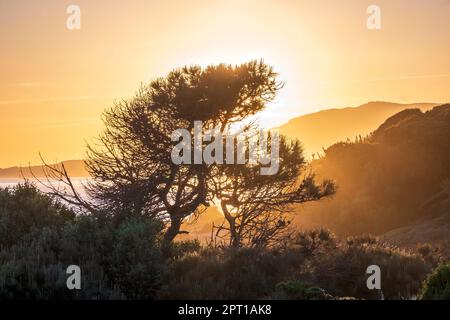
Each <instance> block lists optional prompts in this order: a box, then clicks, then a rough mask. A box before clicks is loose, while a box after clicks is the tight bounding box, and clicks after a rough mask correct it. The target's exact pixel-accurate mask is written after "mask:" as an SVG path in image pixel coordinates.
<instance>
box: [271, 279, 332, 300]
mask: <svg viewBox="0 0 450 320" xmlns="http://www.w3.org/2000/svg"><path fill="white" fill-rule="evenodd" d="M275 295H276V296H278V297H279V298H281V299H292V300H330V299H332V298H333V297H332V296H331V295H330V294H328V293H327V292H326V291H325V290H323V289H322V288H319V287H315V286H311V285H308V284H305V283H303V282H301V281H286V282H281V283H279V284H278V285H277V292H275Z"/></svg>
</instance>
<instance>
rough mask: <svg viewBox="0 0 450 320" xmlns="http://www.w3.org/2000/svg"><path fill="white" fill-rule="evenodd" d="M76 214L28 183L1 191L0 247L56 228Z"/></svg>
mask: <svg viewBox="0 0 450 320" xmlns="http://www.w3.org/2000/svg"><path fill="white" fill-rule="evenodd" d="M74 217H75V214H74V213H73V212H72V211H71V210H68V209H67V208H66V207H65V206H63V205H62V204H60V203H56V202H54V201H52V200H51V199H50V198H49V197H47V196H45V195H43V194H42V193H41V192H39V191H38V190H37V189H36V188H35V187H33V186H32V185H30V184H29V183H25V184H23V185H18V186H17V187H15V188H13V189H0V246H1V247H5V246H10V245H12V244H14V243H17V241H18V240H19V239H21V238H22V237H24V236H25V235H26V234H28V233H30V232H32V231H33V230H35V229H39V228H42V227H44V226H49V225H52V226H59V227H61V226H62V225H63V224H64V223H65V222H67V221H71V220H73V219H74Z"/></svg>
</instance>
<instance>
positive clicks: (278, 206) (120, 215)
mask: <svg viewBox="0 0 450 320" xmlns="http://www.w3.org/2000/svg"><path fill="white" fill-rule="evenodd" d="M276 77H277V74H276V73H275V72H274V71H273V69H272V67H270V66H268V65H266V64H265V63H264V62H263V61H251V62H248V63H244V64H242V65H239V66H231V65H224V64H220V65H217V66H209V67H206V68H204V69H202V68H201V67H199V66H191V67H184V68H181V69H177V70H174V71H172V72H170V73H169V74H168V75H167V77H165V78H160V79H157V80H155V81H153V82H151V83H150V85H148V86H141V88H140V89H139V91H138V92H137V94H136V95H135V97H134V98H132V99H129V100H122V101H119V102H117V103H115V105H114V106H113V107H112V108H111V109H109V110H107V111H106V112H105V113H104V124H105V130H104V132H103V134H102V135H101V136H100V138H99V141H98V144H97V145H96V146H89V149H88V159H87V162H86V164H87V169H88V171H89V172H90V174H91V175H92V178H93V179H92V181H90V182H89V183H88V184H87V185H86V190H87V194H88V195H89V196H90V198H91V199H92V200H93V201H91V202H89V203H88V202H86V201H84V200H83V199H81V197H79V195H78V194H76V190H74V188H73V187H72V184H71V182H70V178H69V177H68V176H67V172H66V171H65V168H64V166H62V168H59V170H58V169H55V168H54V167H51V166H47V170H49V171H50V172H49V173H50V175H53V178H55V177H56V178H60V180H62V181H68V182H66V185H67V186H68V187H69V188H68V190H69V193H70V192H71V193H72V195H68V194H67V192H65V191H61V190H60V189H56V188H54V189H53V194H54V195H57V196H58V195H59V196H60V197H61V198H63V199H66V200H67V199H68V200H69V201H71V202H72V203H77V202H78V203H79V204H80V207H82V208H85V209H86V210H87V211H92V212H94V213H95V214H96V215H98V216H101V217H102V216H105V215H106V216H111V217H112V218H113V219H116V220H117V221H118V223H119V222H121V221H122V220H124V218H125V217H129V216H140V215H146V216H151V217H154V218H156V219H158V220H161V221H164V222H165V223H166V230H165V234H164V242H163V243H164V246H165V247H167V245H168V244H169V243H170V242H171V241H172V240H173V239H174V238H175V237H176V236H177V234H179V233H181V232H183V231H181V230H180V228H181V224H182V223H183V220H184V219H185V218H186V217H188V216H191V215H198V214H200V213H201V212H202V210H204V209H205V208H206V207H207V206H209V205H210V204H212V203H213V202H215V201H217V199H218V200H219V201H220V202H221V205H222V208H225V209H227V210H228V208H229V206H233V203H232V201H233V200H234V198H233V194H234V193H239V194H240V195H241V197H240V198H239V201H238V202H236V203H234V205H235V207H236V210H238V211H239V212H241V213H240V214H241V218H239V217H237V218H235V219H234V221H235V222H236V223H239V225H240V227H237V229H235V228H234V227H230V228H229V231H230V232H231V233H233V234H234V233H240V235H239V237H236V236H234V235H233V236H232V238H233V239H234V240H233V243H236V244H237V243H242V241H243V239H251V241H252V242H253V243H255V244H256V243H258V242H260V243H263V242H264V243H266V242H267V241H269V240H273V239H275V237H276V235H277V234H279V232H278V230H283V229H284V227H283V226H282V224H283V223H284V222H283V221H284V218H283V217H282V216H281V212H284V211H285V209H286V208H287V206H288V205H289V204H292V203H298V202H304V201H308V200H314V199H319V198H321V197H322V196H325V195H327V194H329V193H330V191H331V189H330V186H331V184H330V185H328V184H327V185H324V186H323V188H320V187H318V186H316V185H315V184H314V182H313V181H312V180H311V179H309V180H308V179H306V180H304V181H303V182H301V183H300V184H299V185H298V186H295V183H296V181H297V179H298V175H299V174H300V171H301V168H302V166H303V165H304V160H303V157H302V155H301V152H300V147H299V145H298V143H294V144H287V143H286V142H283V143H282V148H281V149H282V150H281V152H280V154H281V158H282V165H281V170H280V172H279V173H278V174H276V175H274V176H260V175H259V174H257V173H256V171H257V170H259V167H258V166H254V165H250V164H248V163H246V164H243V165H237V166H228V165H220V164H212V165H211V164H209V165H207V164H174V163H173V162H172V159H171V152H172V149H173V147H174V142H173V141H172V140H171V135H172V133H173V132H174V130H176V129H180V128H184V129H186V130H188V131H189V132H190V133H191V136H192V135H193V134H194V122H195V121H202V124H203V131H204V132H206V131H208V130H211V129H213V128H219V130H220V131H221V132H223V133H225V134H227V133H230V132H232V130H231V129H230V128H231V127H232V125H233V124H237V123H242V122H243V121H244V120H246V119H248V118H249V117H250V116H252V115H254V114H256V113H258V112H259V111H261V110H263V109H264V108H265V106H266V103H267V102H269V101H272V100H273V99H274V97H275V95H276V93H277V91H278V90H279V89H280V88H281V86H282V84H281V83H279V82H277V80H276ZM246 128H247V129H244V130H248V128H251V125H247V127H246ZM283 141H284V140H283ZM50 188H51V184H50ZM224 213H225V215H226V216H227V214H228V213H227V212H226V210H225V212H224ZM277 214H278V215H277ZM227 221H228V222H229V223H230V224H233V222H232V221H233V219H228V218H227ZM274 226H275V227H274ZM250 233H251V234H253V235H251V236H250Z"/></svg>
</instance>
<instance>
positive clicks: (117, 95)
mask: <svg viewBox="0 0 450 320" xmlns="http://www.w3.org/2000/svg"><path fill="white" fill-rule="evenodd" d="M119 96H125V95H119V94H104V95H91V96H73V97H57V98H37V99H22V100H2V101H0V104H20V103H34V102H52V101H72V100H91V99H103V98H117V97H119Z"/></svg>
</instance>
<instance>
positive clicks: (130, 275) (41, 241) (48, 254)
mask: <svg viewBox="0 0 450 320" xmlns="http://www.w3.org/2000/svg"><path fill="white" fill-rule="evenodd" d="M0 192H1V197H2V198H1V202H0V207H1V211H0V219H1V220H2V221H6V222H5V224H2V227H3V228H5V227H7V228H8V229H6V230H7V232H6V231H5V232H3V233H2V238H1V250H0V298H5V299H121V298H152V297H154V295H155V291H156V289H157V288H158V287H159V286H160V281H161V278H162V273H163V270H164V260H163V259H162V257H161V252H160V249H159V234H160V232H161V228H162V226H161V224H159V223H156V222H154V221H153V220H151V219H148V218H140V219H135V220H126V221H124V222H123V223H122V224H119V225H117V226H115V225H113V224H112V223H105V222H104V223H99V222H98V221H96V220H95V219H94V218H93V217H90V216H75V215H74V214H73V212H72V211H71V210H70V209H68V208H66V207H64V206H62V205H60V204H58V203H56V202H54V201H53V200H52V199H50V198H49V197H47V196H45V195H42V194H40V193H39V191H37V190H36V189H35V188H34V187H33V186H31V185H19V186H17V187H15V188H13V189H11V190H2V191H0ZM19 200H20V201H19ZM16 201H19V202H16ZM14 202H16V203H14ZM22 213H23V215H24V216H26V217H29V219H30V221H28V220H26V219H25V218H23V217H21V216H20V214H22ZM22 220H23V221H22ZM15 228H17V229H15ZM16 231H17V232H16ZM8 233H10V234H13V235H20V237H19V236H15V237H11V236H10V237H7V234H8ZM72 264H75V265H79V266H80V268H81V270H82V282H81V285H82V288H81V289H82V290H68V289H67V287H66V280H67V277H68V275H67V274H66V268H67V267H68V266H69V265H72Z"/></svg>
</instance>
